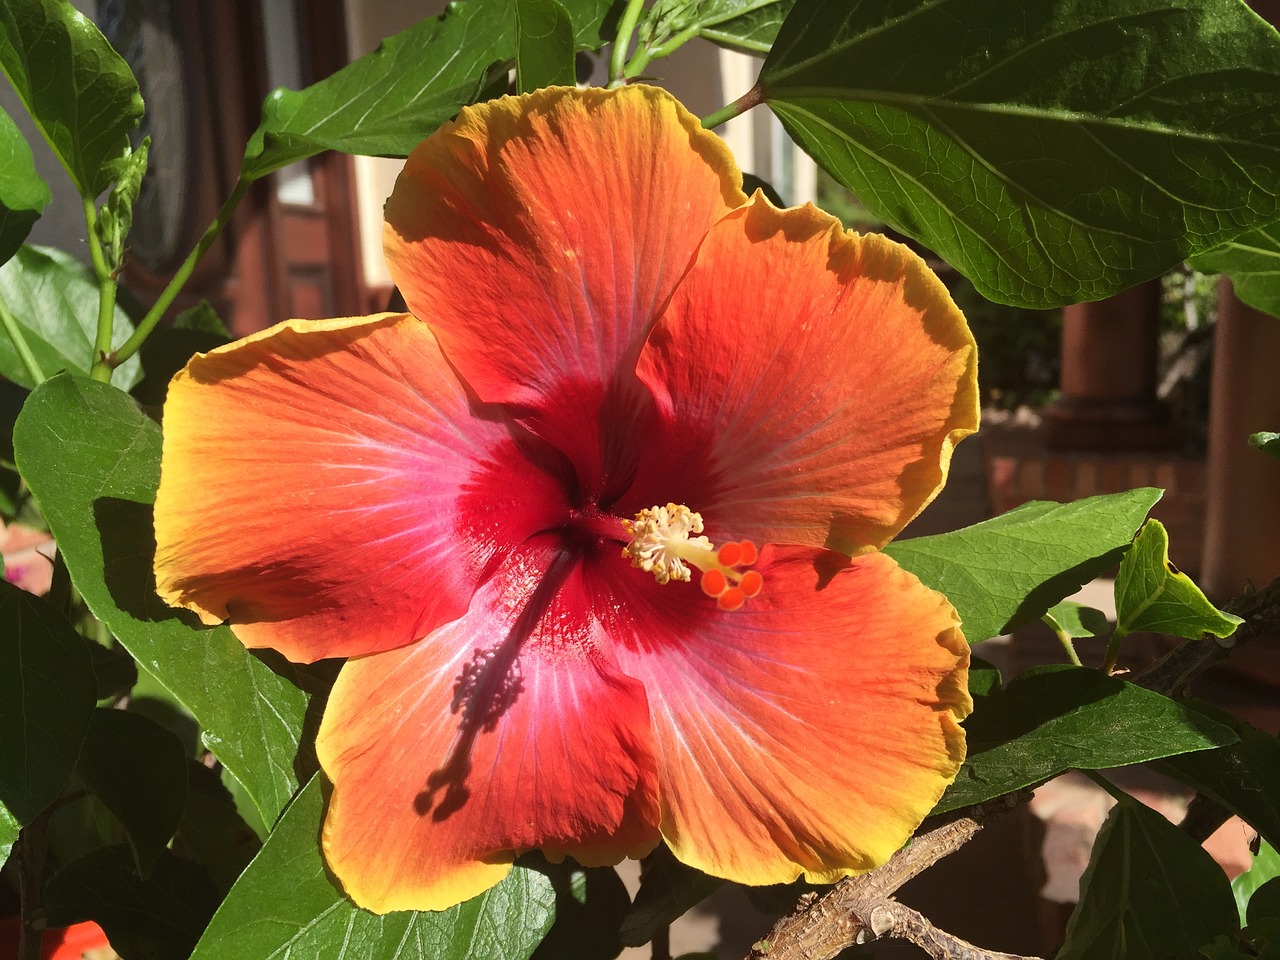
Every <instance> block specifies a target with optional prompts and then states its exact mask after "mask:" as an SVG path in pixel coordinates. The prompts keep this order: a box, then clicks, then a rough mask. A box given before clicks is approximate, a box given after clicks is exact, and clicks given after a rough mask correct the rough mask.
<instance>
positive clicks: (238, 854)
mask: <svg viewBox="0 0 1280 960" xmlns="http://www.w3.org/2000/svg"><path fill="white" fill-rule="evenodd" d="M187 773H188V776H189V778H190V779H189V789H188V791H187V803H186V806H185V807H184V808H183V811H182V822H181V823H180V824H179V825H178V833H177V836H176V837H174V841H173V848H174V850H181V851H182V852H184V853H185V854H186V855H187V856H189V857H191V858H192V859H194V860H195V861H196V862H197V863H199V864H200V865H201V866H202V867H204V868H205V869H206V870H207V871H209V876H210V877H212V878H213V881H214V883H215V884H217V887H218V892H219V893H220V894H222V895H225V894H226V892H227V891H228V890H230V889H231V885H232V884H234V883H235V882H236V880H237V879H238V878H239V877H240V874H242V873H243V872H244V869H245V867H247V866H249V862H250V861H251V860H252V859H253V858H254V856H255V855H256V854H257V852H258V850H259V849H260V848H261V846H262V844H261V843H259V841H258V836H257V834H255V833H254V832H253V829H252V828H251V827H250V826H249V825H248V824H247V823H245V822H244V820H243V819H242V818H241V817H240V815H239V814H238V813H236V805H235V802H234V801H233V800H232V799H231V794H229V793H228V792H227V788H226V787H224V786H223V785H222V782H221V781H220V779H219V777H218V774H217V772H216V771H214V770H210V769H209V768H208V767H206V766H205V765H204V764H202V763H200V762H199V761H196V760H188V761H187Z"/></svg>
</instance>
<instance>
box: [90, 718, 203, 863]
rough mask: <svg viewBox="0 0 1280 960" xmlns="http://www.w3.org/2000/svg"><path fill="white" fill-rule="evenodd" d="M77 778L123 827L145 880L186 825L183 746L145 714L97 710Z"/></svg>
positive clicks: (185, 773) (185, 766) (185, 769)
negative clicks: (183, 814)
mask: <svg viewBox="0 0 1280 960" xmlns="http://www.w3.org/2000/svg"><path fill="white" fill-rule="evenodd" d="M76 772H77V773H78V774H79V776H80V780H81V781H82V782H83V783H84V785H85V787H86V788H87V789H88V790H89V792H90V793H92V794H93V795H94V796H96V797H97V798H98V799H99V800H100V801H101V802H102V805H103V806H105V807H106V808H107V809H108V810H110V811H111V814H112V816H114V817H115V818H116V819H117V820H119V821H120V825H121V826H122V827H124V829H125V832H126V833H127V834H128V835H129V844H130V847H131V849H132V850H133V854H134V859H135V867H136V870H137V872H138V874H139V875H141V876H143V877H145V876H146V875H147V874H148V873H149V872H150V871H151V868H152V867H154V866H155V863H156V861H157V860H158V859H159V858H160V854H161V852H162V851H163V850H164V849H165V846H166V845H167V844H168V843H169V840H170V839H171V838H172V837H173V834H174V831H176V830H177V829H178V824H179V822H181V820H182V810H183V808H184V807H185V805H186V801H187V757H186V751H185V750H184V749H183V747H182V741H181V740H179V739H178V738H177V737H176V736H175V735H174V734H172V733H170V732H169V731H168V730H166V729H164V728H163V727H161V726H159V725H158V724H156V723H153V722H152V721H151V720H148V719H147V718H146V717H144V716H142V715H141V714H137V713H130V712H128V711H125V710H113V709H107V708H99V709H97V710H95V711H94V712H93V722H92V723H91V724H90V726H89V736H88V737H87V738H86V739H85V746H84V750H83V751H82V753H81V755H80V762H79V763H78V764H77V765H76Z"/></svg>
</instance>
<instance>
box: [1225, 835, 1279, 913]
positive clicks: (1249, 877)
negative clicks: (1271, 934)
mask: <svg viewBox="0 0 1280 960" xmlns="http://www.w3.org/2000/svg"><path fill="white" fill-rule="evenodd" d="M1277 877H1280V853H1278V852H1277V851H1276V848H1275V847H1273V846H1272V845H1271V844H1269V843H1267V842H1266V841H1265V840H1264V841H1263V842H1262V843H1261V844H1260V845H1259V846H1258V853H1257V855H1256V856H1255V857H1254V858H1253V863H1252V865H1250V867H1249V869H1248V870H1246V871H1245V872H1244V873H1242V874H1240V875H1239V876H1237V877H1236V878H1235V879H1233V880H1232V881H1231V892H1232V894H1234V895H1235V898H1236V908H1237V909H1238V910H1239V911H1240V922H1241V923H1244V922H1245V918H1246V917H1247V916H1248V911H1249V901H1250V900H1251V899H1252V898H1253V895H1254V893H1255V892H1256V891H1257V890H1258V888H1259V887H1261V886H1262V885H1263V884H1265V883H1270V882H1271V881H1272V880H1275V879H1276V878H1277Z"/></svg>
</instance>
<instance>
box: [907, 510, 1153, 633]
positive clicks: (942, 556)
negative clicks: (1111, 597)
mask: <svg viewBox="0 0 1280 960" xmlns="http://www.w3.org/2000/svg"><path fill="white" fill-rule="evenodd" d="M1160 494H1161V491H1160V490H1157V489H1154V488H1151V487H1144V488H1141V489H1138V490H1130V491H1128V492H1126V493H1117V494H1110V495H1106V496H1100V497H1089V498H1087V499H1085V500H1077V501H1075V502H1074V503H1052V502H1034V503H1028V504H1024V505H1023V506H1021V507H1018V508H1017V509H1016V510H1010V511H1009V512H1008V513H1006V514H1003V515H1002V516H999V517H996V518H995V519H993V520H985V521H983V522H982V523H977V524H974V525H973V526H972V527H966V528H964V529H963V530H956V531H954V532H953V533H943V534H939V535H937V536H933V537H917V538H916V539H913V540H899V541H897V542H896V543H891V544H889V545H888V546H887V547H885V553H887V554H889V555H890V556H891V557H893V558H894V559H895V560H897V561H898V563H900V564H902V566H904V567H906V568H907V569H908V570H910V571H911V572H912V573H914V574H915V575H916V576H917V577H919V578H920V579H921V580H923V581H924V582H925V584H927V585H928V586H930V587H933V588H934V589H935V590H939V591H941V592H942V593H944V594H946V596H947V598H948V599H949V600H950V601H951V603H952V604H953V605H954V606H955V608H956V610H958V611H959V613H960V619H961V626H962V629H963V630H964V633H965V636H966V637H967V638H968V639H969V642H970V643H977V642H979V641H981V640H986V639H988V638H989V637H994V636H996V635H998V634H1000V633H1003V632H1005V631H1007V630H1012V629H1014V628H1016V627H1019V626H1021V625H1022V624H1024V623H1030V622H1031V621H1032V620H1036V619H1038V618H1039V617H1041V616H1043V615H1044V613H1045V611H1047V610H1048V609H1049V608H1050V607H1052V606H1053V605H1054V604H1056V603H1058V601H1060V600H1062V599H1063V598H1064V597H1068V596H1070V595H1071V594H1073V593H1075V592H1076V591H1077V590H1079V589H1080V587H1081V585H1082V584H1084V583H1087V582H1088V581H1089V580H1092V579H1093V578H1094V577H1096V576H1098V575H1099V574H1100V573H1102V572H1103V571H1105V570H1108V569H1110V568H1111V567H1114V566H1115V565H1116V564H1117V563H1119V561H1120V557H1121V556H1122V555H1123V553H1124V551H1125V550H1126V549H1128V546H1129V543H1130V541H1132V539H1133V535H1134V533H1135V532H1136V531H1137V529H1138V528H1139V527H1140V526H1141V525H1142V520H1143V518H1144V517H1145V516H1146V515H1147V511H1148V510H1150V509H1151V506H1152V504H1154V503H1155V502H1156V501H1157V500H1159V499H1160Z"/></svg>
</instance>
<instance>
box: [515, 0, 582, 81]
mask: <svg viewBox="0 0 1280 960" xmlns="http://www.w3.org/2000/svg"><path fill="white" fill-rule="evenodd" d="M573 54H574V42H573V24H572V23H571V22H570V20H569V14H567V13H565V10H564V7H562V6H560V4H559V3H557V2H556V0H516V89H517V90H519V92H520V93H532V92H533V91H534V90H538V89H540V88H542V87H554V86H570V87H571V86H573V84H574V83H575V82H576V80H577V75H576V70H575V66H574V61H573Z"/></svg>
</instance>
